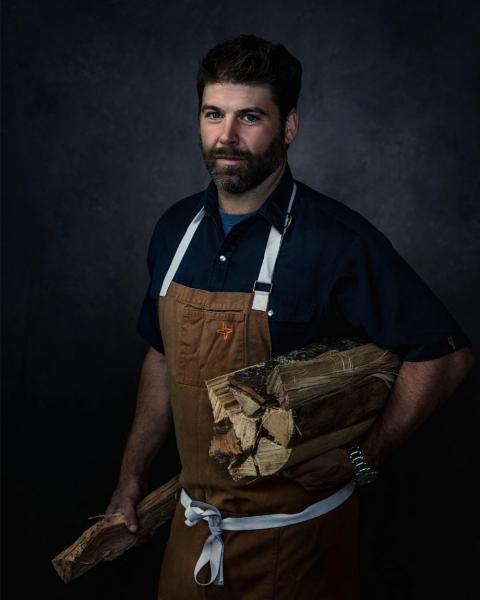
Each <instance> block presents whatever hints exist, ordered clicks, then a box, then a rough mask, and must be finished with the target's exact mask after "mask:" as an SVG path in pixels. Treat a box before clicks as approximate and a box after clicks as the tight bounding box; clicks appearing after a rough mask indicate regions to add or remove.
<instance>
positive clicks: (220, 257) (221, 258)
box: [218, 254, 227, 262]
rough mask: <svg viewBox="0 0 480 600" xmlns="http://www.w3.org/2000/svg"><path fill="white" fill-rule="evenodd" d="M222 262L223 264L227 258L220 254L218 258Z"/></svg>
mask: <svg viewBox="0 0 480 600" xmlns="http://www.w3.org/2000/svg"><path fill="white" fill-rule="evenodd" d="M218 258H219V259H220V260H221V261H222V262H225V261H226V260H227V257H226V256H224V255H223V254H220V256H219V257H218Z"/></svg>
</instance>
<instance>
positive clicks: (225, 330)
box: [217, 323, 233, 342]
mask: <svg viewBox="0 0 480 600" xmlns="http://www.w3.org/2000/svg"><path fill="white" fill-rule="evenodd" d="M232 332H233V329H231V328H230V327H227V326H226V325H225V323H222V326H221V327H220V329H217V333H220V334H221V335H223V339H224V341H225V342H226V341H227V340H228V336H229V335H230V334H231V333H232Z"/></svg>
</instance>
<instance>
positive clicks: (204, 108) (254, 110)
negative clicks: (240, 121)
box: [202, 104, 269, 117]
mask: <svg viewBox="0 0 480 600" xmlns="http://www.w3.org/2000/svg"><path fill="white" fill-rule="evenodd" d="M207 110H214V111H216V112H220V113H221V112H223V111H222V109H221V108H219V107H218V106H214V105H213V104H204V105H203V106H202V113H204V112H205V111H207ZM246 113H258V114H259V115H262V116H264V117H268V116H269V115H268V113H267V112H265V111H264V110H263V109H262V108H260V107H259V106H247V107H246V108H242V109H241V110H237V111H235V114H236V115H244V114H246Z"/></svg>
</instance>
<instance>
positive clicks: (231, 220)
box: [219, 210, 257, 235]
mask: <svg viewBox="0 0 480 600" xmlns="http://www.w3.org/2000/svg"><path fill="white" fill-rule="evenodd" d="M219 212H220V217H221V219H222V225H223V230H224V231H225V235H228V234H229V232H230V230H231V229H232V227H235V225H237V224H238V223H241V222H242V221H245V219H248V217H253V215H254V214H255V213H256V212H257V211H256V210H254V211H253V212H249V213H245V214H243V215H233V214H231V213H226V212H223V210H219Z"/></svg>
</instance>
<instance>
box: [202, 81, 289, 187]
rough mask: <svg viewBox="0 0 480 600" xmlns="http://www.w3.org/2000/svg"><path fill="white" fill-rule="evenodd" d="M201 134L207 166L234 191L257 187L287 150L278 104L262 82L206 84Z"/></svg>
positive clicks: (222, 184) (219, 184)
mask: <svg viewBox="0 0 480 600" xmlns="http://www.w3.org/2000/svg"><path fill="white" fill-rule="evenodd" d="M200 138H201V140H200V141H201V146H202V154H203V158H204V160H205V165H206V167H207V170H208V172H209V173H210V175H211V177H212V179H213V180H214V182H215V184H216V186H217V187H218V188H219V189H222V190H224V191H226V192H229V193H230V194H241V193H243V192H246V191H248V190H251V189H253V188H255V187H257V186H258V185H259V184H260V183H261V182H262V181H264V180H265V179H266V178H267V177H268V176H269V175H270V174H271V173H273V172H274V171H275V170H276V169H277V168H278V167H279V166H280V165H281V164H282V162H283V161H284V160H285V158H286V154H287V146H286V144H285V138H284V132H283V130H282V128H281V124H280V113H279V110H278V107H277V105H276V104H275V102H274V101H273V100H272V97H271V93H270V90H269V88H268V86H263V85H244V84H236V83H235V84H234V83H213V84H208V85H206V86H205V89H204V92H203V99H202V106H201V109H200Z"/></svg>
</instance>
